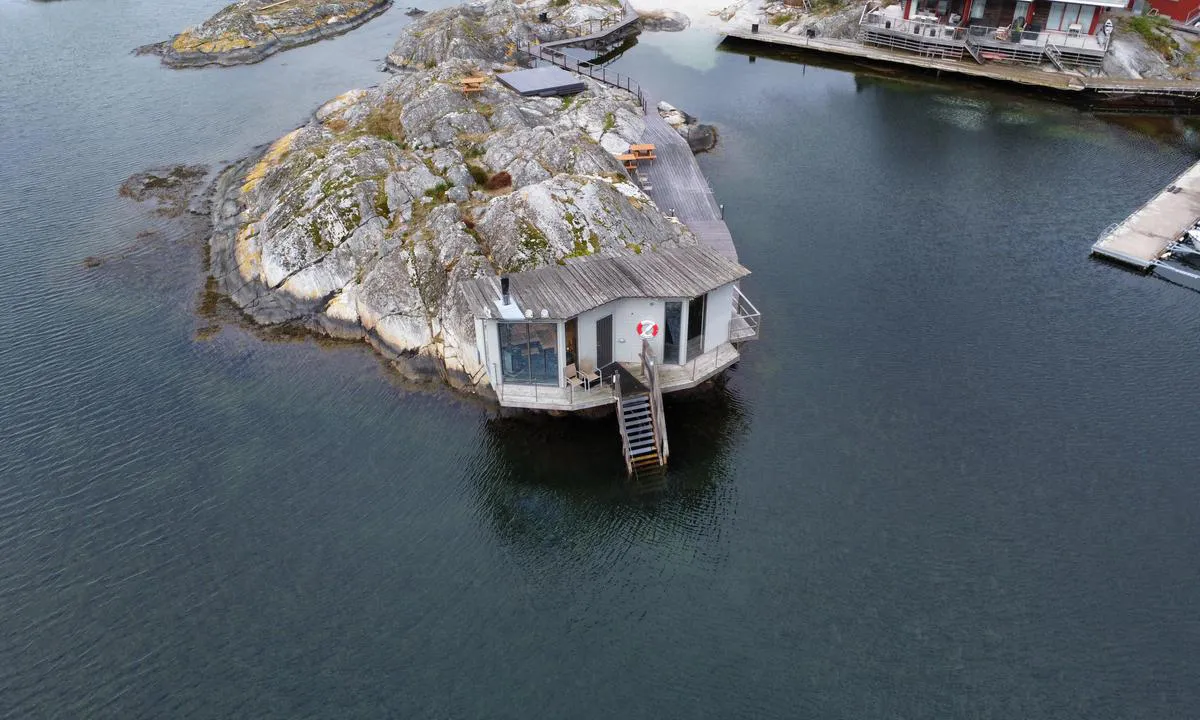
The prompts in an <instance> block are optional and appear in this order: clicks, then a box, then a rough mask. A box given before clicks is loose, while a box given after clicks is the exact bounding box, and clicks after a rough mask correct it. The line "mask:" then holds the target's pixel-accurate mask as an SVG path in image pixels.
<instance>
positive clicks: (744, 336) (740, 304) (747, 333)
mask: <svg viewBox="0 0 1200 720" xmlns="http://www.w3.org/2000/svg"><path fill="white" fill-rule="evenodd" d="M733 293H734V294H733V316H732V317H730V318H729V341H730V342H738V341H741V340H750V339H753V338H757V337H759V335H760V333H761V332H762V313H760V312H759V311H758V308H756V307H754V303H752V302H750V298H748V297H746V296H745V294H743V293H742V290H741V288H739V287H737V286H736V285H735V286H734V288H733ZM739 320H740V321H742V322H744V323H745V324H746V329H745V330H741V329H736V328H735V325H736V323H737V322H738V321H739Z"/></svg>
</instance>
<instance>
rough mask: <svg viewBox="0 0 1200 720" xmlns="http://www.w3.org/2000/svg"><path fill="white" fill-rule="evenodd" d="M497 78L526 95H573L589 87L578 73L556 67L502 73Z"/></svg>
mask: <svg viewBox="0 0 1200 720" xmlns="http://www.w3.org/2000/svg"><path fill="white" fill-rule="evenodd" d="M496 79H497V80H499V81H500V82H502V83H504V84H505V85H507V86H509V87H510V88H512V89H513V90H515V91H517V92H518V93H520V94H522V95H526V96H529V95H537V96H539V97H550V96H551V95H572V94H574V93H578V92H583V91H584V90H586V89H587V85H586V84H584V82H583V79H582V78H580V77H579V76H578V75H575V74H574V73H569V72H567V71H566V70H561V69H559V68H556V67H538V68H533V69H532V70H517V71H516V72H508V73H500V74H499V75H497V76H496Z"/></svg>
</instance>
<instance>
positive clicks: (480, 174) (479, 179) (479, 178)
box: [467, 163, 490, 185]
mask: <svg viewBox="0 0 1200 720" xmlns="http://www.w3.org/2000/svg"><path fill="white" fill-rule="evenodd" d="M467 171H468V172H470V173H471V178H472V179H473V180H474V181H475V184H476V185H485V184H487V181H488V180H489V179H490V178H489V177H488V172H487V170H484V169H483V168H481V167H479V166H478V165H476V164H474V163H467Z"/></svg>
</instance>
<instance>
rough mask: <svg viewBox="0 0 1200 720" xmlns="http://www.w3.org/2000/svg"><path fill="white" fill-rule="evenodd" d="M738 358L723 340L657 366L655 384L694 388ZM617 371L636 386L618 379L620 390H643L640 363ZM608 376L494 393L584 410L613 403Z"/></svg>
mask: <svg viewBox="0 0 1200 720" xmlns="http://www.w3.org/2000/svg"><path fill="white" fill-rule="evenodd" d="M739 359H741V354H740V353H739V352H738V350H737V348H736V347H734V346H733V345H731V344H729V343H724V344H721V345H718V346H717V347H716V348H714V349H712V350H709V351H708V352H706V353H704V354H703V355H701V356H700V357H697V358H693V359H692V360H689V361H688V362H686V363H684V364H683V365H659V367H658V379H659V384H660V386H661V387H662V391H663V392H664V393H669V392H675V391H678V390H687V389H689V388H694V387H696V386H697V385H700V384H701V383H703V382H705V381H707V380H709V379H711V378H713V377H715V376H716V375H718V374H719V373H721V372H723V371H724V370H725V369H726V368H728V367H729V366H731V365H733V364H734V363H736V362H737V361H738V360H739ZM621 370H622V371H623V374H625V375H628V376H631V378H632V379H634V380H635V381H636V382H637V385H638V387H635V386H634V385H633V383H627V381H626V380H622V385H621V388H622V391H624V392H626V393H628V392H631V391H639V392H640V391H644V390H645V387H644V385H643V374H642V367H641V365H640V364H637V363H629V364H625V365H622V366H621ZM611 376H612V370H606V371H605V372H604V381H603V382H601V383H596V384H593V385H592V387H591V388H590V389H584V388H571V387H554V386H550V385H516V384H512V383H504V384H501V385H500V386H499V388H497V395H498V397H499V399H500V404H501V405H503V406H505V407H515V408H525V409H528V410H561V411H564V412H572V411H576V410H586V409H588V408H596V407H603V406H605V405H611V404H613V403H614V402H616V397H615V396H614V395H613V388H612V381H611V379H610V378H611Z"/></svg>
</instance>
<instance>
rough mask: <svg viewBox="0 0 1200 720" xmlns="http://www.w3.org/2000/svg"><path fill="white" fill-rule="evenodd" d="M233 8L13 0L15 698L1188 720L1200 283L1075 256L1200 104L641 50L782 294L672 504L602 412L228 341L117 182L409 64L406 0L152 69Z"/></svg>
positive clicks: (9, 592) (157, 225) (267, 128)
mask: <svg viewBox="0 0 1200 720" xmlns="http://www.w3.org/2000/svg"><path fill="white" fill-rule="evenodd" d="M222 3H223V0H186V1H185V2H181V3H172V4H167V5H163V4H162V3H153V2H147V1H144V0H124V1H122V0H87V1H86V2H82V1H81V2H61V3H49V4H39V3H32V2H27V1H25V0H0V48H2V49H3V56H4V59H5V71H4V73H2V74H0V258H2V262H0V305H2V306H3V307H4V308H5V309H6V311H5V312H4V313H2V314H0V339H2V343H0V371H2V374H0V717H5V718H8V717H12V718H77V717H88V718H139V717H143V718H160V717H204V718H207V717H211V718H225V717H255V718H310V717H311V718H384V717H392V718H415V717H437V718H531V717H580V718H582V717H588V718H591V717H594V718H611V717H622V718H639V717H645V718H663V717H781V718H784V717H786V718H794V717H806V718H847V719H849V718H910V719H911V718H951V717H953V718H1017V717H1020V718H1085V717H1086V718H1154V719H1161V718H1183V717H1191V716H1193V715H1195V713H1196V709H1195V708H1196V706H1197V701H1198V700H1200V697H1198V696H1200V690H1198V688H1197V683H1196V678H1197V677H1200V656H1198V655H1197V653H1196V648H1197V647H1200V620H1198V619H1197V617H1198V616H1197V613H1196V609H1197V606H1198V602H1200V569H1198V568H1200V566H1198V565H1197V562H1196V558H1197V557H1198V556H1200V535H1198V534H1197V532H1196V525H1197V520H1198V510H1197V508H1198V507H1200V487H1198V483H1197V476H1198V473H1197V470H1196V467H1197V465H1196V459H1195V453H1194V450H1193V448H1194V441H1195V438H1196V437H1197V436H1198V435H1200V416H1198V414H1197V412H1196V409H1195V403H1196V400H1197V392H1196V390H1195V386H1196V383H1195V381H1194V372H1195V367H1196V362H1195V361H1196V358H1197V357H1198V352H1197V351H1198V350H1200V340H1198V339H1197V336H1196V333H1195V328H1196V327H1197V323H1198V321H1200V295H1197V294H1195V293H1192V292H1189V291H1186V290H1182V289H1180V288H1177V287H1173V286H1171V285H1169V284H1167V283H1165V282H1162V281H1158V280H1155V279H1151V278H1144V277H1141V276H1137V275H1134V274H1131V273H1127V272H1124V271H1121V270H1119V269H1116V268H1113V267H1111V266H1108V265H1105V264H1102V263H1099V262H1094V261H1089V260H1088V259H1087V257H1086V249H1087V247H1088V245H1089V244H1090V243H1091V241H1092V239H1093V238H1094V237H1095V236H1096V234H1097V233H1098V232H1099V231H1100V230H1101V229H1102V228H1104V227H1105V226H1106V225H1107V224H1109V223H1110V222H1113V221H1115V220H1118V219H1120V218H1121V217H1123V216H1124V215H1125V214H1126V213H1128V212H1129V211H1130V210H1131V209H1132V208H1134V207H1136V205H1137V204H1138V203H1140V202H1141V201H1142V200H1144V199H1145V198H1146V197H1147V196H1148V195H1150V194H1152V193H1153V192H1154V191H1156V190H1157V189H1159V188H1160V187H1161V186H1162V185H1163V184H1165V183H1166V182H1167V181H1169V180H1170V179H1171V178H1172V177H1173V176H1174V174H1176V173H1177V172H1179V171H1181V170H1182V169H1183V168H1184V167H1186V166H1187V165H1188V164H1189V163H1190V162H1192V161H1193V160H1194V159H1195V156H1196V151H1195V150H1194V149H1193V146H1192V145H1191V141H1190V140H1189V137H1190V136H1189V134H1188V131H1187V130H1186V128H1180V129H1179V131H1178V132H1175V131H1171V132H1167V133H1165V134H1163V133H1147V132H1142V131H1140V130H1137V129H1126V128H1125V127H1122V126H1121V125H1119V124H1115V123H1113V122H1110V121H1106V120H1099V119H1096V118H1093V117H1091V116H1088V115H1085V114H1081V113H1079V112H1076V111H1074V110H1071V109H1068V108H1063V107H1059V106H1054V105H1048V104H1041V103H1038V102H1034V101H1031V100H1027V99H1020V98H1014V97H1010V96H1006V95H1000V94H995V93H991V92H982V91H977V90H971V89H967V88H962V87H957V88H956V87H949V86H929V85H917V84H906V83H901V82H896V81H893V80H881V79H878V78H876V77H872V76H869V75H866V74H855V73H854V72H849V71H846V70H839V69H827V68H821V67H816V66H806V65H802V64H798V63H789V62H781V61H779V60H769V59H763V58H759V59H757V61H756V62H754V63H751V62H750V61H749V59H748V58H747V57H746V56H744V55H739V54H735V53H728V52H719V51H716V50H714V46H715V38H713V37H711V36H708V35H706V34H704V33H703V32H700V31H693V32H689V33H685V34H681V35H673V36H668V35H657V36H646V37H644V38H643V39H642V41H641V42H640V43H639V45H638V46H637V47H636V48H635V49H634V50H632V51H631V52H630V53H628V54H627V55H626V56H625V57H624V58H622V59H621V60H620V61H619V62H618V67H619V68H620V69H621V70H622V71H623V72H629V73H631V74H633V75H634V76H635V77H638V78H639V79H641V80H643V81H644V82H645V83H646V84H647V85H652V86H653V87H655V88H658V89H660V94H662V95H663V96H664V97H667V98H668V99H670V100H671V101H672V102H674V103H675V104H677V105H679V106H680V107H682V108H684V109H686V110H688V111H690V112H692V113H694V114H697V115H699V116H701V117H702V118H703V119H704V120H706V121H708V122H713V123H716V124H717V125H718V126H719V128H720V132H721V145H720V147H719V148H718V150H717V151H716V152H714V153H712V154H710V155H706V156H704V157H703V159H702V165H703V166H704V169H705V171H706V172H707V173H708V174H709V177H710V179H711V182H712V184H713V186H714V188H715V190H716V193H717V195H718V197H720V198H721V200H722V201H723V202H724V203H725V205H726V208H727V216H728V219H729V223H730V226H731V228H732V230H733V232H734V235H735V237H736V238H737V239H738V243H739V250H740V253H741V257H742V260H743V262H744V263H745V264H746V265H748V266H749V267H750V268H751V269H752V270H753V271H754V274H753V275H752V276H751V277H750V278H749V279H748V280H747V281H746V283H745V286H744V288H745V290H746V292H747V293H748V294H749V295H750V297H751V298H752V299H753V300H754V301H755V302H756V303H757V304H758V305H759V307H760V308H761V309H762V310H763V311H764V313H765V315H766V321H765V335H764V338H763V340H761V341H760V342H759V343H758V344H756V345H754V346H752V347H751V348H750V349H749V350H748V352H747V353H746V357H745V359H744V361H743V362H742V363H741V364H740V365H739V366H738V367H737V368H736V369H735V370H734V371H733V372H731V373H730V374H729V377H728V382H727V383H725V384H724V385H723V386H722V387H720V388H718V389H715V390H714V391H712V392H710V393H707V394H702V395H700V396H697V397H692V398H687V399H675V400H672V401H670V402H669V403H668V415H669V427H670V433H671V445H672V450H673V453H672V467H671V470H670V475H669V479H670V484H669V487H668V489H667V491H666V492H665V493H663V494H661V495H655V496H649V497H647V496H642V495H639V494H638V493H637V492H635V491H634V490H633V489H631V488H630V487H628V486H627V485H626V484H625V482H624V481H623V478H622V467H621V463H620V459H619V453H618V444H617V440H616V431H615V429H614V427H613V424H612V422H611V419H610V420H609V421H604V420H601V421H583V420H572V419H560V420H554V421H549V422H547V421H544V420H530V419H501V418H498V417H496V416H495V415H494V413H492V412H490V411H489V410H488V408H486V407H483V406H480V405H477V404H474V403H471V402H468V401H461V400H455V399H453V398H451V397H448V396H446V395H444V394H441V393H431V392H422V391H420V390H414V389H411V388H406V387H404V386H403V385H401V384H400V383H399V382H397V381H396V380H395V379H394V377H393V376H392V375H391V373H389V371H388V370H387V369H386V368H385V367H384V366H383V365H382V364H381V363H380V362H379V361H377V360H376V359H375V358H374V357H373V356H372V355H371V354H370V353H369V352H366V351H363V350H361V349H359V348H357V347H355V346H346V345H339V344H332V345H331V344H327V343H318V342H316V341H313V340H311V339H305V338H300V339H291V340H289V341H278V340H270V341H267V340H264V339H262V338H260V337H259V335H258V334H256V333H254V332H252V331H251V330H249V329H247V328H244V327H242V326H240V325H239V323H237V322H225V323H223V325H222V326H221V329H220V330H219V331H218V332H216V333H215V334H214V333H211V332H208V331H207V328H208V326H209V325H210V324H211V323H212V322H213V320H212V319H211V318H208V317H204V316H202V315H200V314H198V310H200V309H201V306H202V305H203V301H204V296H203V292H202V291H203V286H204V282H203V276H202V265H201V262H202V261H201V257H200V253H199V251H198V249H197V246H196V244H195V242H194V240H189V239H188V237H187V236H186V234H185V233H182V232H181V231H180V229H179V226H178V224H177V223H174V222H173V221H167V220H160V219H155V218H153V217H151V216H149V215H147V214H146V213H145V212H144V210H142V209H140V208H137V207H134V206H131V205H130V204H128V203H127V202H126V201H124V200H122V199H120V198H118V197H117V194H116V188H117V186H118V184H119V183H120V182H121V181H122V180H123V179H124V178H125V177H127V176H128V175H130V174H131V173H134V172H136V171H139V170H142V169H144V168H146V167H149V166H153V165H161V164H165V163H175V162H201V163H208V164H216V163H219V162H220V161H222V160H232V159H235V158H237V157H240V156H243V155H245V154H247V153H248V152H250V151H251V149H252V148H253V147H255V146H256V145H259V144H261V143H264V142H267V141H270V140H272V139H273V138H275V137H277V136H278V135H280V134H281V133H283V132H285V131H286V130H288V129H289V128H291V127H294V126H295V125H297V124H299V123H301V122H303V121H304V119H305V117H306V116H307V114H308V113H309V112H311V110H312V109H313V108H314V107H315V106H316V105H318V104H319V103H320V102H321V101H322V100H324V99H326V98H328V97H331V96H333V95H336V94H338V93H340V92H342V91H343V90H345V89H348V88H350V87H354V86H362V85H368V84H372V83H375V82H378V81H379V80H380V79H381V76H380V75H379V74H378V73H377V71H376V68H377V66H378V62H379V60H380V59H381V58H382V57H383V55H384V54H385V53H386V51H387V49H388V48H389V47H390V41H391V38H392V37H393V36H394V35H395V33H396V31H397V30H398V28H399V27H401V26H402V25H403V24H404V23H405V22H407V20H406V18H404V16H403V15H402V14H401V13H400V12H399V8H397V9H394V10H392V11H390V12H389V13H388V14H386V15H385V16H383V17H382V18H380V19H378V20H376V21H374V22H372V23H370V24H368V25H367V26H365V27H364V28H361V29H359V30H357V31H355V32H353V33H351V34H349V35H347V36H344V37H342V38H339V39H337V40H333V41H328V42H323V43H319V44H317V45H313V46H309V47H307V48H303V49H299V50H294V51H290V52H287V53H284V54H281V55H277V56H276V57H274V58H272V59H271V60H269V61H267V62H265V63H262V64H260V65H255V66H250V67H243V68H235V69H213V70H200V71H182V72H180V71H169V70H167V69H165V68H162V67H160V66H159V65H158V63H157V61H156V60H155V59H153V58H138V57H133V56H130V55H129V54H128V50H129V49H130V48H132V47H134V46H137V45H141V44H144V43H148V42H152V41H156V40H159V39H162V38H165V37H167V36H168V35H169V34H170V33H172V32H174V31H177V30H178V29H180V28H182V27H185V26H187V25H189V24H194V23H196V22H199V21H200V20H202V19H203V18H204V17H206V16H208V15H209V14H211V13H212V12H214V11H215V10H216V9H218V7H219V6H220V5H222ZM87 256H99V257H103V258H106V259H107V260H108V261H107V262H106V263H105V264H104V265H103V266H101V267H99V268H95V269H87V268H85V267H83V265H82V262H81V261H82V260H83V258H84V257H87Z"/></svg>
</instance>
